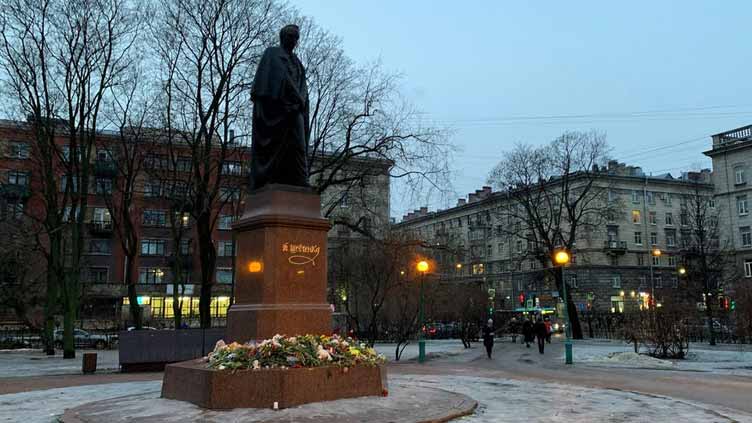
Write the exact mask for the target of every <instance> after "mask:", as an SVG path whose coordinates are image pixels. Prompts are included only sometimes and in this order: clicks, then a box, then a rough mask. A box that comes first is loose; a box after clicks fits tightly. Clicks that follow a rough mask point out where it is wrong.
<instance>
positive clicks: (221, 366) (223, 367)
mask: <svg viewBox="0 0 752 423" xmlns="http://www.w3.org/2000/svg"><path fill="white" fill-rule="evenodd" d="M226 368H227V367H225V366H224V364H220V365H219V367H218V369H219V370H224V369H226Z"/></svg>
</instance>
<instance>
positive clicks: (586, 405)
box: [0, 375, 752, 423]
mask: <svg viewBox="0 0 752 423" xmlns="http://www.w3.org/2000/svg"><path fill="white" fill-rule="evenodd" d="M390 383H400V384H410V385H417V386H426V387H432V388H440V389H445V390H448V391H453V392H459V393H462V394H465V395H468V396H470V397H472V398H474V399H475V400H477V401H478V402H479V407H478V409H477V410H476V413H475V414H473V415H471V416H467V417H464V418H462V419H460V421H463V422H472V423H486V422H519V421H526V422H567V423H569V422H572V421H588V422H589V421H594V422H595V421H608V422H631V421H682V422H731V421H752V415H746V414H744V413H741V412H736V411H732V410H723V409H719V408H718V407H712V408H711V407H709V406H705V405H703V404H695V403H690V402H687V401H681V400H675V399H672V398H666V397H660V396H655V395H641V394H636V393H631V392H623V391H615V390H605V389H591V388H582V387H576V386H571V385H562V384H554V383H538V382H529V381H515V380H506V379H489V378H478V377H462V376H426V375H421V376H417V375H404V376H393V377H390ZM160 384H161V382H159V381H154V382H129V383H117V384H109V385H94V386H82V387H71V388H63V389H50V390H44V391H33V392H24V393H18V394H9V395H0V421H22V422H24V423H37V422H39V423H42V422H54V421H55V420H56V416H59V415H60V414H62V413H63V411H64V409H66V408H71V407H76V406H78V405H81V404H85V403H88V402H92V401H100V400H104V399H108V398H115V397H120V396H126V395H136V394H147V396H148V397H149V398H153V399H155V400H156V399H157V398H158V397H159V389H160ZM374 400H378V398H375V399H374ZM147 401H148V400H147ZM348 401H350V400H340V401H338V402H337V404H338V406H341V407H345V409H344V410H343V411H345V412H346V411H347V409H346V407H347V404H348ZM361 401H362V400H361ZM354 404H356V403H354ZM144 406H145V407H148V402H146V401H145V403H144ZM304 407H305V406H304ZM124 417H125V416H124Z"/></svg>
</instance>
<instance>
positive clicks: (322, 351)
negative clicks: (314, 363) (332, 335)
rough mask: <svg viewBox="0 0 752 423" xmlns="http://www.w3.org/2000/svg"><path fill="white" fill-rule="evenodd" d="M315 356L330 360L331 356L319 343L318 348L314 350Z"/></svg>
mask: <svg viewBox="0 0 752 423" xmlns="http://www.w3.org/2000/svg"><path fill="white" fill-rule="evenodd" d="M316 356H317V357H318V359H319V360H326V361H332V356H331V355H330V354H329V351H327V350H325V349H324V348H323V347H322V346H321V345H319V348H318V350H317V351H316Z"/></svg>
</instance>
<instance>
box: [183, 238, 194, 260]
mask: <svg viewBox="0 0 752 423" xmlns="http://www.w3.org/2000/svg"><path fill="white" fill-rule="evenodd" d="M180 254H181V255H184V256H189V255H191V254H193V250H192V249H191V240H190V239H181V240H180Z"/></svg>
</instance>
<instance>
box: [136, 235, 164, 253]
mask: <svg viewBox="0 0 752 423" xmlns="http://www.w3.org/2000/svg"><path fill="white" fill-rule="evenodd" d="M165 244H166V241H165V240H163V239H143V240H141V255H142V256H163V255H164V253H165Z"/></svg>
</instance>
